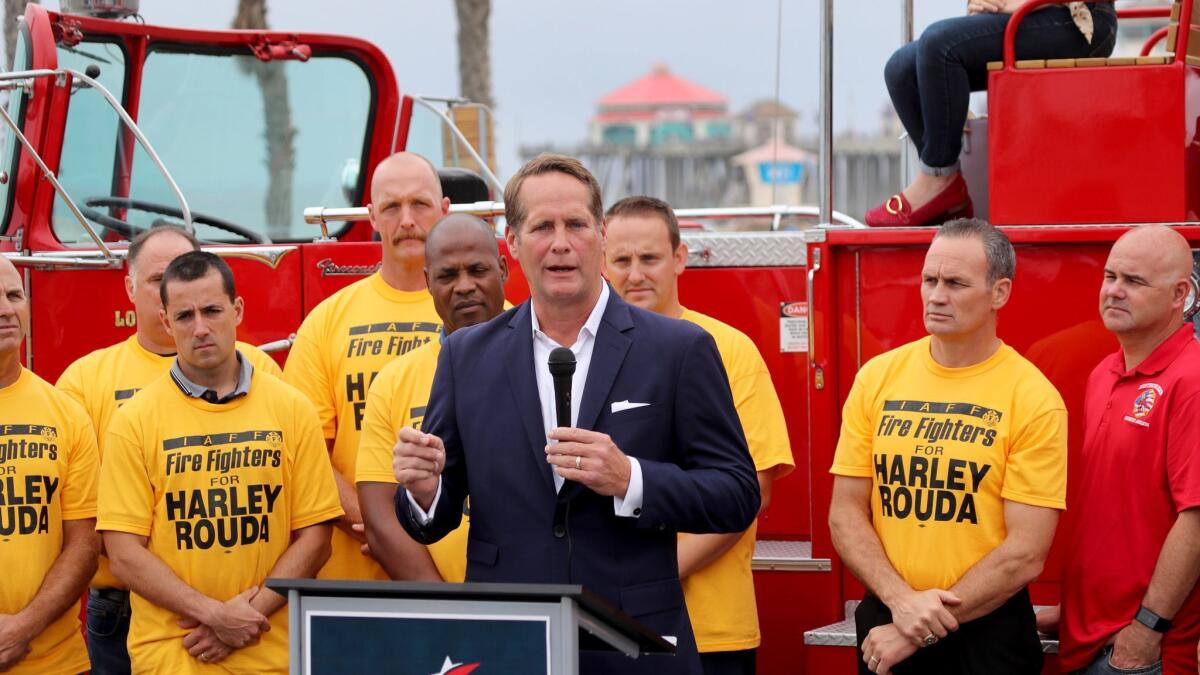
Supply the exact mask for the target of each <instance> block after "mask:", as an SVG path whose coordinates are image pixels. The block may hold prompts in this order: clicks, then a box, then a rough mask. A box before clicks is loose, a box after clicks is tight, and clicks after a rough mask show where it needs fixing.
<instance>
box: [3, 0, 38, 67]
mask: <svg viewBox="0 0 1200 675" xmlns="http://www.w3.org/2000/svg"><path fill="white" fill-rule="evenodd" d="M38 1H39V0H4V57H5V60H4V67H5V68H7V69H8V70H12V64H13V53H14V52H15V51H16V49H17V17H19V16H21V15H22V14H24V13H25V5H26V4H28V3H34V4H36V3H37V2H38Z"/></svg>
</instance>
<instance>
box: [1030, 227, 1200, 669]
mask: <svg viewBox="0 0 1200 675" xmlns="http://www.w3.org/2000/svg"><path fill="white" fill-rule="evenodd" d="M1191 274H1192V252H1191V250H1190V248H1189V246H1188V242H1187V240H1186V239H1184V238H1183V236H1182V235H1181V234H1179V233H1178V232H1176V231H1174V230H1172V229H1170V228H1168V227H1165V226H1161V225H1147V226H1144V227H1137V228H1134V229H1132V230H1130V231H1129V232H1127V233H1125V234H1124V235H1123V236H1122V237H1121V238H1120V239H1118V240H1117V242H1116V243H1115V244H1113V247H1112V252H1111V253H1110V254H1109V256H1108V261H1107V262H1106V263H1105V265H1104V281H1103V282H1102V284H1101V286H1100V316H1101V318H1102V319H1103V321H1104V326H1105V328H1107V329H1108V330H1109V331H1111V332H1112V333H1113V334H1114V335H1116V337H1117V341H1118V342H1119V343H1120V345H1121V348H1120V350H1119V351H1117V352H1116V353H1114V354H1112V355H1111V356H1109V357H1108V358H1106V359H1104V360H1103V361H1101V362H1100V364H1099V365H1097V366H1096V369H1095V370H1093V371H1092V374H1091V376H1090V377H1089V378H1088V384H1087V394H1086V399H1085V401H1086V402H1085V405H1084V415H1085V419H1084V440H1083V457H1084V459H1085V460H1086V461H1085V462H1084V465H1083V472H1082V474H1081V478H1080V482H1079V485H1078V486H1074V487H1073V490H1074V492H1073V494H1074V495H1077V496H1076V497H1074V498H1073V502H1074V506H1072V508H1071V510H1070V511H1068V515H1067V517H1066V518H1065V519H1064V522H1065V527H1066V528H1067V529H1066V532H1067V542H1068V545H1067V546H1066V548H1065V549H1064V550H1065V551H1066V552H1067V553H1066V561H1065V568H1064V570H1063V575H1062V606H1061V607H1062V622H1061V634H1060V639H1059V664H1060V665H1061V666H1062V669H1063V672H1068V671H1073V670H1077V669H1083V670H1080V672H1084V673H1089V674H1090V673H1109V672H1113V671H1112V670H1111V669H1110V664H1111V667H1112V668H1118V669H1121V672H1139V673H1142V672H1145V673H1150V672H1165V673H1189V674H1190V673H1195V672H1196V664H1197V656H1196V641H1197V639H1198V638H1200V591H1198V590H1197V588H1196V578H1197V575H1198V574H1200V508H1197V507H1200V379H1197V373H1200V344H1197V342H1196V338H1195V333H1194V328H1193V326H1192V324H1191V323H1190V322H1187V321H1184V315H1183V310H1184V306H1185V305H1186V304H1187V302H1188V295H1189V294H1190V293H1194V292H1195V291H1194V290H1193V288H1192V286H1191V282H1190V281H1189V276H1190V275H1191ZM1038 618H1039V621H1038V623H1039V626H1040V627H1041V628H1043V630H1045V631H1047V632H1054V629H1055V628H1057V627H1058V626H1056V624H1057V623H1058V610H1057V608H1055V609H1051V610H1045V611H1043V612H1042V613H1041V615H1040V616H1039V617H1038ZM1156 664H1157V667H1156Z"/></svg>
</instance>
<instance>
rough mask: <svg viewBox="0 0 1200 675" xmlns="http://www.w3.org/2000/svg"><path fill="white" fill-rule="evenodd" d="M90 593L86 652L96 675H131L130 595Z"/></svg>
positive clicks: (106, 592) (106, 591)
mask: <svg viewBox="0 0 1200 675" xmlns="http://www.w3.org/2000/svg"><path fill="white" fill-rule="evenodd" d="M121 595H122V593H121V592H120V591H118V590H116V589H110V588H106V589H94V588H93V589H90V590H89V591H88V603H87V650H88V658H89V659H91V660H92V673H94V675H127V674H128V673H129V648H128V647H127V646H126V644H125V641H126V640H127V639H128V638H129V617H130V615H131V612H130V609H129V593H128V592H125V593H124V599H123V600H122V599H120V596H121Z"/></svg>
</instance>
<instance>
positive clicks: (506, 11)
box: [44, 0, 965, 178]
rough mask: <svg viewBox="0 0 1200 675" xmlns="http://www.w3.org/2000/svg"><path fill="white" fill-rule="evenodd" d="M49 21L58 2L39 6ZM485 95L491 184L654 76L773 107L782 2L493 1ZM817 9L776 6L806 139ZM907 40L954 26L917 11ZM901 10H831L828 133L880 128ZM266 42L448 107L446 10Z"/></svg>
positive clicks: (324, 10) (184, 16) (346, 9)
mask: <svg viewBox="0 0 1200 675" xmlns="http://www.w3.org/2000/svg"><path fill="white" fill-rule="evenodd" d="M44 4H45V5H46V6H47V7H49V8H51V9H55V8H57V6H58V2H57V0H48V1H47V2H45V3H44ZM492 4H493V9H492V22H491V29H492V81H493V89H494V96H495V100H496V104H497V108H496V115H497V129H496V134H497V140H498V143H499V150H498V154H499V160H500V172H499V173H500V174H501V178H504V177H506V176H508V175H510V174H511V173H512V172H513V171H514V170H515V168H516V164H517V162H518V159H517V158H518V154H517V149H518V147H519V146H520V145H530V144H541V143H548V142H552V143H557V144H573V143H577V142H579V141H581V140H583V138H584V135H585V132H586V129H587V121H588V118H589V117H590V116H591V115H592V113H593V111H594V105H595V101H596V99H598V98H600V97H601V96H603V95H604V94H606V93H607V92H609V91H611V90H613V89H615V88H617V87H619V86H621V85H623V84H625V83H627V82H630V81H632V80H634V79H637V78H638V77H640V76H642V75H644V74H645V73H647V72H648V71H649V70H650V68H651V66H652V65H653V64H655V63H656V62H663V63H666V64H667V65H668V66H669V67H670V69H671V70H672V71H673V72H675V73H677V74H679V75H682V76H684V77H686V78H688V79H691V80H694V81H695V82H697V83H699V84H702V85H704V86H707V87H709V88H711V89H715V90H717V91H719V92H722V93H723V94H725V95H726V96H728V97H729V99H730V103H731V106H732V108H733V109H734V110H735V111H736V110H740V109H741V108H743V107H745V106H746V105H748V104H749V103H751V102H752V101H755V100H757V99H761V98H771V97H773V96H774V90H775V76H776V68H775V63H776V35H777V28H778V26H779V25H780V22H779V21H778V17H779V13H780V5H779V2H778V0H743V1H742V2H729V1H717V0H602V1H601V0H590V1H586V2H585V1H582V0H571V1H568V2H563V1H562V0H496V1H494V2H493V3H492ZM819 4H820V3H819V2H818V0H783V8H782V14H783V20H782V27H783V49H782V68H781V69H780V97H781V99H782V101H783V102H784V103H786V104H788V105H790V106H792V107H793V108H796V109H798V110H799V111H800V112H801V115H802V118H801V119H802V123H803V124H804V126H805V127H806V128H808V129H815V128H816V110H817V102H818V96H819V79H818V75H819V73H818V58H819V51H818V47H819V32H818V9H819ZM915 4H917V5H918V7H917V11H916V25H917V32H918V34H919V32H920V30H921V29H922V28H923V27H924V26H925V25H927V24H929V23H930V22H932V21H936V20H937V19H941V18H945V17H950V16H956V15H959V14H961V13H962V11H963V6H964V4H965V3H964V2H963V1H962V0H919V2H916V3H915ZM236 5H237V3H236V0H202V1H200V2H182V1H180V0H141V13H142V15H143V17H144V18H145V19H146V21H147V23H152V24H159V25H176V26H187V27H194V28H214V29H219V28H225V27H227V26H228V25H229V22H230V20H231V19H232V17H233V14H234V9H235V7H236ZM900 8H901V2H900V0H836V3H835V10H834V16H835V20H836V25H837V29H836V33H835V57H834V58H835V64H836V67H835V83H836V84H835V87H836V96H835V106H836V108H835V110H836V112H835V123H836V127H837V128H838V129H839V130H848V129H858V130H862V131H866V132H871V131H874V130H876V129H878V128H879V124H880V118H881V114H882V111H883V110H884V109H885V106H887V105H889V104H888V99H887V94H886V92H885V90H884V86H883V77H882V70H883V64H884V62H885V61H886V60H887V57H888V55H889V54H890V53H891V52H892V50H894V49H895V48H896V47H897V46H899V44H900ZM268 11H269V14H268V21H269V22H270V24H271V27H272V28H276V29H283V30H289V29H294V30H302V31H313V32H326V33H339V34H347V35H354V36H357V37H362V38H365V39H367V40H370V41H372V42H374V43H375V44H377V45H378V46H379V47H380V48H381V49H382V50H383V51H384V53H385V54H387V56H388V58H389V59H390V60H391V62H392V66H393V68H394V69H395V71H396V77H397V79H398V81H399V85H400V88H401V91H404V92H407V93H420V94H440V95H457V94H458V76H457V63H458V61H457V58H458V57H457V54H456V48H455V31H456V24H455V16H454V3H453V0H419V1H418V0H404V1H401V0H386V1H385V0H338V1H337V2H329V1H328V0H268Z"/></svg>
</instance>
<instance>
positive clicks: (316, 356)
mask: <svg viewBox="0 0 1200 675" xmlns="http://www.w3.org/2000/svg"><path fill="white" fill-rule="evenodd" d="M441 330H442V320H441V319H440V318H438V315H437V311H436V310H435V309H434V307H433V298H432V297H431V296H430V295H429V291H425V290H421V291H398V290H396V289H394V288H392V287H391V286H388V285H387V282H385V281H384V280H383V277H382V276H381V275H380V273H379V272H376V273H375V274H372V275H371V276H369V277H367V278H366V279H363V280H361V281H356V282H355V283H353V284H350V285H349V286H347V287H346V288H343V289H342V290H340V291H338V292H337V293H334V294H333V295H331V296H329V297H328V298H326V299H325V300H323V301H322V302H321V304H319V305H317V306H316V307H315V308H314V309H313V311H312V312H311V313H310V314H309V315H308V316H307V317H306V318H305V319H304V323H302V324H301V325H300V330H299V331H298V332H297V333H296V342H295V344H293V345H292V351H291V353H290V354H289V355H288V360H287V364H286V365H285V366H284V369H283V374H284V379H285V380H286V381H287V382H288V383H290V384H292V385H294V386H295V387H296V388H298V389H299V390H300V391H302V392H304V394H305V395H306V396H308V398H309V400H310V401H312V403H313V405H314V406H316V408H317V414H318V415H319V416H320V421H321V427H322V430H323V431H324V433H325V438H326V439H332V440H333V451H332V455H331V458H332V460H333V468H334V469H336V470H337V471H338V472H339V473H340V474H341V475H342V476H343V477H345V478H346V480H347V481H349V482H351V483H353V482H354V461H355V456H356V455H357V453H358V442H359V435H360V430H361V428H362V421H363V415H364V414H365V413H366V409H367V391H368V390H369V389H370V388H371V382H372V380H374V379H375V375H376V374H377V373H378V372H379V371H380V370H382V369H383V367H384V366H385V365H387V364H388V363H389V362H391V361H392V359H395V358H396V357H399V356H403V355H404V354H407V353H409V352H411V351H412V350H414V349H416V348H418V347H421V346H423V345H426V344H429V343H430V342H436V341H437V337H438V334H439V333H440V332H441ZM320 577H321V578H322V579H387V578H388V576H387V572H385V571H384V570H383V568H382V567H381V566H380V565H379V563H377V562H375V560H374V559H372V558H370V557H368V556H365V555H363V554H362V545H361V544H360V543H359V542H358V541H356V540H355V539H354V538H352V537H350V536H349V535H347V534H346V533H345V532H343V531H342V530H340V529H337V528H335V529H334V531H333V555H332V556H330V558H329V562H328V563H326V565H325V567H323V568H322V569H321V574H320Z"/></svg>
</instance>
